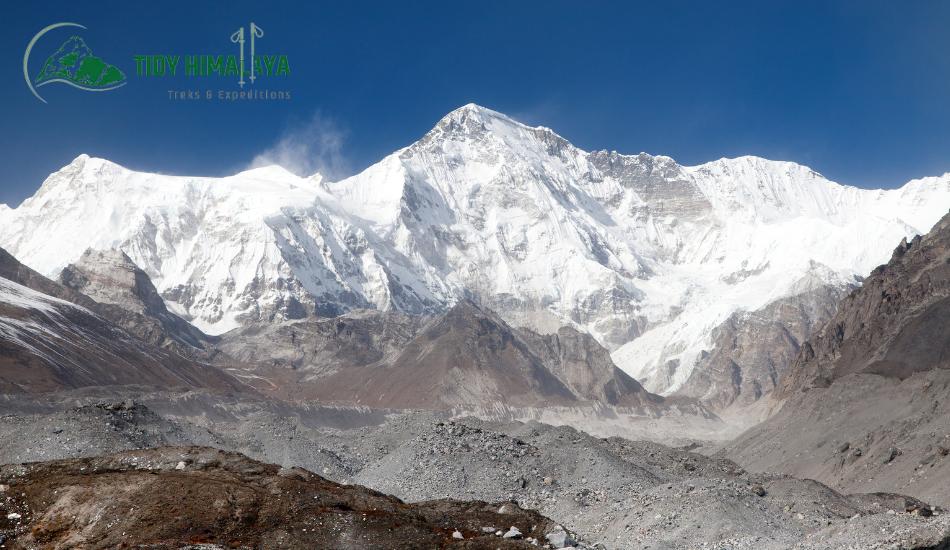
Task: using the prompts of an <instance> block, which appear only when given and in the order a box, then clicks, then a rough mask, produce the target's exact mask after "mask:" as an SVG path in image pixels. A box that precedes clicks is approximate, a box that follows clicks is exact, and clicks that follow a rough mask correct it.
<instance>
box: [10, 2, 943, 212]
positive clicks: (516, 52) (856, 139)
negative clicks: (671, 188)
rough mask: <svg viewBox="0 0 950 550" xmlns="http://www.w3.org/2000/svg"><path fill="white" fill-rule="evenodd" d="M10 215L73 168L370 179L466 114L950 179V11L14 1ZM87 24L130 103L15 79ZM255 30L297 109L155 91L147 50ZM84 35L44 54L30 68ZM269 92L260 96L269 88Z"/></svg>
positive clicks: (646, 143)
mask: <svg viewBox="0 0 950 550" xmlns="http://www.w3.org/2000/svg"><path fill="white" fill-rule="evenodd" d="M0 10H2V13H3V21H4V23H5V25H4V32H3V33H2V35H0V44H2V47H0V58H2V65H0V67H2V70H3V74H4V75H5V79H4V83H5V84H4V85H3V87H2V88H0V109H2V110H3V114H2V120H3V134H4V139H3V147H2V148H0V171H2V173H0V182H2V187H0V202H5V203H9V204H11V205H16V204H19V202H20V201H22V200H23V199H24V198H26V197H27V196H29V195H31V194H32V193H33V192H34V191H35V189H36V188H37V187H38V186H39V185H40V183H41V182H42V180H43V179H44V178H45V176H46V175H47V174H49V173H50V172H52V171H54V170H56V169H58V168H59V167H61V166H63V165H64V164H66V163H68V162H69V161H70V160H71V159H72V158H74V157H75V156H76V155H78V154H79V153H88V154H91V155H94V156H102V157H106V158H109V159H111V160H114V161H116V162H119V163H120V164H123V165H126V166H128V167H131V168H135V169H141V170H149V171H158V172H163V173H178V174H200V175H224V174H228V173H234V172H236V171H239V170H241V169H243V168H245V167H247V166H248V165H249V164H250V163H251V162H252V161H253V159H255V157H259V156H260V155H261V154H262V153H265V152H268V151H269V152H274V151H278V150H283V149H286V147H284V148H281V147H279V144H281V143H283V145H285V146H286V145H288V144H294V143H298V144H300V145H299V146H298V147H297V148H296V149H293V148H291V149H292V150H291V154H290V158H296V160H297V161H300V157H301V156H303V157H304V158H305V159H306V158H310V159H312V160H311V161H308V163H305V166H303V168H304V169H306V168H315V167H321V168H324V169H328V170H330V171H332V172H334V173H336V174H337V175H339V174H345V173H348V172H353V171H356V170H359V169H362V168H365V167H366V166H368V165H369V164H371V163H373V162H375V161H376V160H378V159H380V158H381V157H383V156H384V155H386V154H388V153H390V152H392V151H393V150H395V149H397V148H399V147H402V146H404V145H407V144H409V143H411V142H412V141H414V140H415V139H417V138H418V137H419V136H420V135H422V134H423V133H424V132H425V131H426V130H428V129H429V128H430V127H431V126H432V125H433V124H434V123H435V122H436V121H437V120H438V119H439V118H440V117H441V116H442V115H444V114H445V113H446V112H448V111H450V110H452V109H453V108H455V107H458V106H460V105H463V104H465V103H469V102H475V103H479V104H482V105H485V106H488V107H491V108H494V109H496V110H499V111H502V112H505V113H507V114H509V115H511V116H513V117H515V118H516V119H519V120H522V121H523V122H527V123H531V124H543V125H545V126H549V127H551V128H553V129H555V130H556V131H557V132H558V133H560V134H561V135H563V136H565V137H566V138H567V139H569V140H570V141H572V142H573V143H575V144H576V145H578V146H580V147H582V148H585V149H601V148H606V149H616V150H618V151H621V152H626V153H637V152H640V151H646V152H649V153H653V154H665V155H669V156H672V157H673V158H675V159H677V160H678V161H680V162H682V163H685V164H697V163H701V162H705V161H708V160H713V159H716V158H719V157H723V156H738V155H743V154H754V155H760V156H764V157H768V158H773V159H783V160H793V161H796V162H800V163H803V164H807V165H809V166H811V167H812V168H814V169H816V170H818V171H819V172H822V173H823V174H825V175H826V176H827V177H829V178H832V179H834V180H836V181H839V182H841V183H848V184H852V185H859V186H862V187H893V186H895V185H899V184H901V183H903V182H904V181H906V180H909V179H911V178H914V177H921V176H925V175H936V174H942V173H944V172H947V171H950V32H948V30H947V29H948V28H950V3H948V2H936V1H934V2H930V1H910V2H875V1H853V2H809V1H800V0H799V1H794V2H782V1H774V2H772V1H770V2H762V1H756V2H738V1H737V2H728V1H724V2H699V1H694V2H665V1H664V2H659V1H655V2H649V3H647V2H632V1H631V2H616V3H613V2H596V1H594V2H577V1H571V2H566V1H556V0H555V1H544V2H542V1H516V2H512V1H497V2H495V1H484V0H482V1H478V2H444V1H443V2H394V1H390V2H350V1H347V2H339V1H337V2H327V3H321V2H308V3H300V5H296V4H291V3H280V2H261V1H254V2H200V1H193V2H188V3H181V2H175V3H169V4H168V5H161V4H160V3H158V2H155V3H144V2H100V3H92V2H42V3H28V2H17V3H12V2H8V3H5V4H4V7H3V8H0ZM58 21H76V22H79V23H82V24H84V25H85V26H86V27H88V30H86V31H82V32H81V34H82V36H83V38H84V39H85V41H86V42H87V44H88V45H89V46H90V47H91V48H92V50H93V52H94V53H95V54H96V55H97V56H100V57H102V58H103V59H105V60H106V61H108V62H111V63H114V64H116V65H118V66H119V67H120V68H122V69H123V70H124V71H125V72H126V73H127V74H128V75H129V83H128V84H127V85H126V86H125V87H123V88H120V89H118V90H115V91H111V92H104V93H88V92H82V91H79V90H75V89H72V88H69V87H66V86H62V85H55V84H54V85H50V86H46V87H44V88H43V90H42V93H43V95H44V97H46V99H47V100H48V103H47V104H43V103H41V102H39V101H38V100H37V99H36V98H35V97H33V95H32V94H31V93H30V91H29V90H28V88H27V86H26V84H25V82H24V80H23V77H22V57H23V52H24V49H25V46H26V44H27V43H28V42H29V40H30V39H31V38H32V37H33V35H34V34H35V33H36V32H37V31H38V30H40V29H41V28H43V27H45V26H46V25H49V24H51V23H54V22H58ZM250 21H254V22H255V23H256V24H258V25H259V26H260V27H261V28H262V29H264V30H265V37H264V38H263V39H261V42H260V43H259V44H260V46H259V47H260V48H261V49H264V50H268V51H270V52H273V53H285V54H287V55H288V57H289V61H290V65H291V76H289V77H286V78H284V79H283V80H282V81H280V83H275V84H273V85H271V84H270V83H268V86H269V87H271V88H274V89H285V90H290V91H291V97H292V99H291V100H290V101H286V102H254V103H248V102H238V103H228V102H179V101H171V100H169V99H168V94H167V91H168V90H172V89H189V88H198V89H207V88H211V89H215V90H217V89H236V86H235V84H234V82H233V79H224V78H221V79H208V80H206V81H202V82H200V83H199V84H198V85H197V86H196V84H195V79H189V78H185V77H178V78H176V79H165V80H161V79H144V78H140V77H137V76H136V75H135V74H134V73H135V63H134V61H133V55H135V54H141V53H145V54H151V53H168V54H182V55H185V54H191V53H204V52H209V53H211V52H215V53H231V52H232V51H233V50H234V46H233V45H232V44H231V43H230V42H229V40H228V37H229V35H230V33H231V32H232V31H233V30H235V29H237V28H238V27H241V26H242V25H247V24H248V23H249V22H250ZM68 35H69V31H64V30H57V31H53V32H51V33H50V34H49V35H47V36H46V37H44V38H43V39H42V40H41V41H40V42H39V43H38V44H37V47H36V50H35V52H38V53H34V56H33V58H32V60H31V64H30V68H31V71H32V72H34V73H35V72H37V71H38V70H39V68H40V66H41V65H42V62H43V58H45V56H46V55H49V53H52V52H53V51H54V50H55V48H56V47H58V45H59V44H60V43H62V41H63V40H65V38H67V37H68ZM255 86H258V85H255Z"/></svg>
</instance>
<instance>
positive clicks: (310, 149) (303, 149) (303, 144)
mask: <svg viewBox="0 0 950 550" xmlns="http://www.w3.org/2000/svg"><path fill="white" fill-rule="evenodd" d="M346 134H347V133H346V131H345V130H344V129H343V128H342V127H341V126H340V125H339V124H338V123H337V122H336V121H335V120H333V119H332V118H329V117H327V116H324V115H323V114H321V113H319V112H315V113H314V114H313V115H312V116H311V117H310V118H309V119H308V120H306V121H304V122H303V123H297V124H294V125H291V126H289V127H288V128H287V129H286V130H285V131H284V132H283V134H282V135H281V136H280V139H278V140H277V142H276V143H275V144H274V145H272V146H270V147H268V148H267V149H265V150H264V151H262V152H260V153H258V154H257V155H256V156H255V157H254V160H252V161H251V163H250V165H249V166H248V168H260V167H261V166H270V165H272V164H277V165H280V166H283V167H284V168H286V169H287V170H290V171H291V172H293V173H294V174H297V175H298V176H303V177H306V176H311V175H313V174H315V173H318V172H319V173H320V174H321V175H322V176H323V177H324V178H325V179H328V180H331V181H332V180H337V179H340V178H343V177H346V176H348V175H349V174H350V169H351V166H350V162H349V160H348V159H347V157H346V155H345V154H344V152H343V145H344V143H345V141H346Z"/></svg>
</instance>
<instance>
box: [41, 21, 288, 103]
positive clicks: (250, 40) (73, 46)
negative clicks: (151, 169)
mask: <svg viewBox="0 0 950 550" xmlns="http://www.w3.org/2000/svg"><path fill="white" fill-rule="evenodd" d="M61 28H69V29H70V30H73V33H71V36H69V38H67V39H66V41H65V42H63V43H62V44H61V45H60V46H59V48H58V49H56V50H53V51H52V53H51V54H50V55H49V56H48V57H47V58H46V61H45V63H43V66H42V68H40V69H39V71H36V72H31V70H30V57H31V55H33V53H34V52H37V53H38V52H40V51H41V49H40V48H39V47H37V46H38V44H39V42H40V40H41V39H42V38H43V37H44V36H46V34H47V33H49V32H50V31H53V30H56V29H61ZM232 28H233V27H232ZM75 29H81V30H86V27H84V26H83V25H80V24H79V23H69V22H63V23H54V24H52V25H49V26H48V27H45V28H44V29H42V30H41V31H40V32H38V33H36V35H35V36H34V37H33V39H32V40H30V43H29V44H27V46H26V51H25V52H24V53H23V79H24V80H25V81H26V85H27V87H28V88H29V89H30V92H32V93H33V95H34V96H36V98H37V99H39V100H40V101H42V102H43V103H46V99H44V98H43V97H42V96H41V95H40V93H39V91H38V90H39V89H40V88H42V87H43V86H46V85H48V84H53V83H62V84H68V85H69V86H72V87H74V88H78V89H80V90H85V91H88V92H104V91H108V90H114V89H116V88H119V87H121V86H124V85H125V84H126V83H127V80H126V76H125V73H124V72H122V70H121V69H120V68H118V67H117V66H115V65H112V64H110V63H107V62H106V61H104V60H103V59H102V58H100V57H97V56H95V55H93V53H92V50H91V49H90V47H89V46H88V45H87V44H86V42H85V41H84V40H83V38H82V37H81V36H79V34H77V33H76V32H75ZM219 36H220V43H221V46H222V47H221V50H219V51H218V52H214V51H212V52H208V51H203V52H194V53H175V54H168V53H158V54H137V55H132V56H131V57H132V61H133V63H134V65H135V72H134V75H135V76H136V77H137V78H139V79H142V80H145V81H155V80H160V79H164V78H169V79H170V80H169V83H173V85H174V86H176V87H177V86H184V87H183V88H177V89H167V88H166V91H167V94H168V98H169V99H173V100H229V101H238V100H258V101H267V100H280V101H286V100H289V99H290V98H291V93H290V90H287V89H285V88H278V89H271V88H269V87H262V84H263V81H266V82H267V83H268V84H271V85H280V84H282V83H284V82H286V77H289V76H290V61H289V59H288V56H287V55H286V54H285V53H282V52H272V51H267V50H266V49H262V48H261V41H262V39H263V38H264V30H263V29H262V28H261V27H260V26H258V25H257V24H256V23H254V22H251V23H250V24H249V25H248V26H247V27H244V26H242V27H241V28H239V29H237V30H236V31H233V32H230V33H227V34H225V33H221V35H219ZM228 37H230V41H228V40H227V38H228ZM269 41H270V40H269V39H268V41H267V42H264V44H265V45H266V44H267V43H268V42H269ZM229 42H230V44H229ZM49 47H50V48H52V46H49ZM232 48H233V49H232ZM232 79H233V80H232ZM222 80H225V81H229V82H230V83H233V84H232V86H233V85H234V84H236V86H234V87H233V88H230V89H228V88H229V86H223V87H220V88H219V87H218V86H222V84H220V82H221V81H222ZM255 84H257V86H254V85H255ZM210 86H215V88H211V87H210ZM245 86H247V87H246V88H245Z"/></svg>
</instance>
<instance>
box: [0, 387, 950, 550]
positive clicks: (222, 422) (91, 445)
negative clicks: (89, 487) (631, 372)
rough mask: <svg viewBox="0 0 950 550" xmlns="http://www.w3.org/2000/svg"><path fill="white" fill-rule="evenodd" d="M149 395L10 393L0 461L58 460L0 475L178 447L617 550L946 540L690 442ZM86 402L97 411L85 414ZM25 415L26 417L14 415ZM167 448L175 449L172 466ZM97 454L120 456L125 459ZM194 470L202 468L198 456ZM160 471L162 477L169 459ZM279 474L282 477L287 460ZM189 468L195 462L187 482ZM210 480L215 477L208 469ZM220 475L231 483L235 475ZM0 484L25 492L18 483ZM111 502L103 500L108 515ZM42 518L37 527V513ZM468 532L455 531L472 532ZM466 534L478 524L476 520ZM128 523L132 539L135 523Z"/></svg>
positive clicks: (946, 527) (896, 511)
mask: <svg viewBox="0 0 950 550" xmlns="http://www.w3.org/2000/svg"><path fill="white" fill-rule="evenodd" d="M140 397H141V398H142V399H143V401H142V402H141V403H130V402H97V401H96V398H95V397H93V396H91V395H79V394H77V395H72V396H70V397H69V398H68V399H63V398H62V397H61V396H60V397H57V398H56V399H55V400H52V401H50V400H43V399H40V400H35V399H34V400H31V403H26V402H25V401H24V402H20V403H17V402H14V401H11V400H9V399H8V400H6V401H5V403H4V405H3V407H2V410H4V411H6V414H3V415H2V416H0V440H2V441H4V442H5V445H4V446H3V447H2V448H0V462H3V463H10V464H21V463H24V462H32V461H36V460H43V461H50V460H53V461H54V462H45V463H43V464H42V465H39V466H36V467H35V468H36V469H34V470H31V468H34V467H33V466H30V467H8V468H7V469H5V470H3V472H4V475H8V474H7V472H10V471H13V472H29V471H32V472H34V474H33V475H34V476H35V478H36V479H37V481H38V482H39V481H41V480H42V478H43V475H42V474H41V473H42V472H49V471H52V470H50V469H55V468H61V467H63V466H61V465H59V466H58V465H57V464H62V463H58V462H55V461H56V460H59V459H67V458H75V457H88V456H102V455H108V454H110V453H113V452H116V451H129V450H134V449H144V448H152V447H166V446H176V448H175V449H172V450H162V451H159V452H157V454H156V456H166V458H164V459H154V462H156V463H158V464H165V466H164V467H165V468H166V469H167V468H172V467H173V465H174V466H177V464H178V462H179V461H181V460H184V459H179V458H174V457H175V456H178V455H177V454H175V453H179V454H180V453H183V452H185V451H182V450H181V448H177V447H180V446H193V445H199V446H212V447H216V448H220V449H229V450H235V451H239V452H242V453H245V454H246V455H248V456H250V457H252V458H255V459H259V460H262V461H264V462H268V463H275V464H277V465H279V466H281V467H283V468H284V469H285V470H284V471H285V472H286V471H289V469H290V468H295V467H297V468H304V469H306V470H308V471H310V472H314V473H315V474H317V475H318V476H320V477H321V478H325V479H327V480H331V481H333V482H336V483H341V484H344V486H346V487H351V486H353V485H362V486H366V487H369V488H371V489H375V490H378V491H381V492H383V493H386V494H391V495H394V496H396V497H398V498H400V499H402V500H403V501H405V502H410V503H426V502H427V501H433V500H440V499H446V498H451V499H458V500H461V501H465V502H471V501H484V502H494V503H503V502H511V501H514V502H517V503H518V505H519V507H523V508H526V509H535V510H538V511H539V512H540V513H541V514H543V515H544V516H545V517H547V518H550V522H551V523H549V524H546V525H553V524H554V522H557V523H559V524H561V525H563V526H564V527H565V528H566V530H567V532H569V533H572V534H573V535H571V536H572V537H574V538H576V539H581V540H584V541H587V542H586V544H601V545H603V547H605V548H610V549H626V548H631V549H633V548H654V549H656V548H671V549H672V548H737V549H738V548H775V549H779V548H793V547H797V548H816V549H817V548H939V547H940V544H947V543H948V542H950V515H948V514H946V513H944V512H943V510H942V509H941V508H939V507H932V506H931V505H929V504H927V503H924V502H921V501H918V500H916V499H914V498H909V497H904V496H899V495H895V494H890V493H864V494H851V495H845V494H842V493H840V492H838V491H835V490H833V489H831V488H830V487H828V486H826V485H824V484H822V483H819V482H815V481H809V480H801V479H797V478H794V477H790V476H787V475H771V474H754V473H750V472H748V471H746V470H745V469H743V468H741V467H740V466H739V465H737V464H736V463H735V462H732V461H730V460H726V459H722V458H710V457H707V456H704V455H701V454H697V453H695V452H691V451H689V450H687V449H675V448H670V447H667V446H663V445H659V444H655V443H647V442H634V441H629V440H626V439H621V438H607V439H603V438H596V437H592V436H590V435H588V434H586V433H584V432H580V431H577V430H574V429H572V428H568V427H552V426H549V425H545V424H538V423H501V424H499V423H490V422H485V421H481V420H477V419H457V420H451V419H449V418H448V417H447V416H446V415H445V414H444V413H437V412H403V413H398V414H397V413H394V414H390V415H388V416H385V417H372V416H369V415H367V414H366V411H365V410H359V409H353V410H344V409H321V410H304V409H301V410H297V411H296V414H294V412H295V411H291V410H286V409H285V410H280V411H277V410H273V409H271V408H270V405H269V404H268V402H267V401H260V402H257V403H253V402H248V401H244V402H238V403H226V402H223V401H221V402H218V403H217V404H216V405H215V406H214V407H211V408H209V409H206V410H201V411H199V410H197V409H192V411H191V413H190V414H187V415H186V414H183V411H186V410H188V409H189V407H188V405H187V403H181V402H179V403H177V404H174V399H175V398H174V397H168V396H164V397H163V396H160V395H150V394H142V395H141V396H140ZM208 400H211V399H210V398H207V399H205V402H206V401H208ZM80 403H87V404H84V405H78V406H74V405H77V404H80ZM142 403H146V404H142ZM192 404H194V402H192ZM29 407H33V412H32V413H26V412H25V411H26V409H27V408H29ZM150 407H155V408H156V409H162V408H169V409H173V410H175V411H177V412H178V415H177V416H175V415H172V414H167V413H163V414H158V413H156V412H155V411H154V410H152V408H150ZM14 409H18V410H22V411H24V412H21V413H12V412H11V411H12V410H14ZM347 418H349V420H346V419H347ZM348 423H349V424H350V425H349V426H346V427H341V426H345V425H346V424H348ZM7 442H9V443H7ZM187 452H192V451H187ZM194 452H198V453H199V454H200V453H205V452H208V451H194ZM162 453H165V454H162ZM168 453H172V454H173V455H174V456H172V457H171V458H167V457H168V456H170V455H168ZM118 456H120V457H121V456H125V457H130V456H143V457H148V456H151V455H149V454H148V453H145V454H142V455H136V454H134V453H132V454H124V455H118ZM228 456H232V455H228ZM101 460H104V461H106V462H104V463H108V461H110V460H117V459H116V458H110V457H106V458H104V459H101ZM229 460H231V459H229ZM233 460H234V461H236V462H240V464H247V463H249V462H248V461H244V460H243V459H241V460H239V459H237V458H234V459H233ZM151 461H153V459H150V458H149V459H147V460H146V462H148V463H151ZM163 461H164V462H163ZM95 463H96V462H95V459H94V460H91V461H87V462H85V463H79V462H71V463H68V464H70V465H72V466H70V467H73V468H76V467H78V468H82V467H83V465H81V464H95ZM186 464H190V463H188V462H187V460H186ZM86 467H88V466H86ZM155 468H156V469H159V470H161V467H160V466H156V467H155ZM242 468H243V466H242ZM129 469H132V470H134V471H132V472H128V474H127V473H126V472H117V473H116V474H115V475H116V476H118V477H121V476H124V475H133V474H134V476H137V477H136V479H138V478H139V477H144V478H145V479H152V477H151V476H153V474H145V473H142V472H141V471H139V470H136V469H134V468H129ZM146 470H148V468H146ZM268 471H269V472H275V471H278V469H277V467H276V466H275V467H273V468H272V469H271V470H268ZM188 472H189V470H188V469H186V470H185V472H184V473H188ZM178 473H182V472H178ZM184 473H182V474H184ZM212 474H213V475H212ZM110 475H111V474H110ZM162 475H165V474H162ZM201 475H205V474H201ZM207 475H209V476H211V477H214V476H217V475H218V473H215V470H213V469H212V470H210V471H209V472H208V473H207ZM221 475H227V476H231V475H233V472H232V473H227V472H223V473H221ZM256 475H257V474H255V476H256ZM301 475H304V474H301ZM239 477H240V476H239ZM315 477H316V476H314V478H315ZM215 479H217V478H215ZM254 479H256V480H257V481H253V483H263V481H261V480H260V479H259V478H257V477H255V478H254ZM238 481H240V483H245V482H247V483H251V481H249V480H247V479H243V478H242V480H235V481H234V483H238ZM2 483H4V484H7V485H10V486H14V484H13V482H8V481H2ZM123 483H124V482H123ZM196 483H197V482H196ZM322 483H327V482H322ZM196 490H197V489H196ZM102 494H103V495H109V494H111V493H108V492H104V493H102ZM183 494H186V495H187V494H188V493H183ZM89 498H92V497H89ZM109 498H111V497H109ZM129 498H132V499H133V500H131V501H129V503H130V506H133V507H135V506H136V505H135V504H134V502H133V501H134V498H137V497H129ZM156 498H158V497H156ZM288 498H289V497H288ZM378 498H382V497H378ZM37 502H39V501H37ZM146 502H147V501H146ZM156 502H160V501H156ZM43 503H44V504H43V505H42V506H43V507H42V510H49V509H54V510H55V509H56V508H55V507H54V508H50V506H52V502H50V501H43ZM95 505H96V504H95V500H93V501H91V502H90V506H93V507H95ZM104 505H105V502H100V503H99V504H98V506H100V508H99V509H101V506H104ZM423 505H424V506H426V504H423ZM288 506H295V505H294V504H288ZM391 506H394V505H391ZM446 506H448V505H446ZM458 506H463V505H462V504H459V505H458ZM464 506H474V505H472V504H466V505H464ZM479 506H481V505H479ZM499 508H500V505H499ZM493 509H494V510H497V509H498V508H493ZM16 513H19V512H16ZM32 513H33V514H34V515H33V516H29V518H30V521H34V520H33V519H32V518H34V517H37V515H38V512H32ZM222 513H223V512H222ZM103 517H105V516H103ZM20 519H22V518H20ZM140 519H141V518H140ZM116 521H118V518H116ZM122 521H126V519H122ZM129 521H131V520H129ZM143 521H146V520H143ZM209 521H210V520H209ZM255 521H256V520H255ZM294 521H296V520H294ZM472 521H474V523H480V522H481V523H486V522H487V523H489V524H488V525H484V526H482V525H477V526H475V529H474V531H475V532H478V531H479V530H480V529H481V527H496V528H497V529H496V531H497V530H503V528H507V527H511V525H505V523H506V521H502V520H499V519H492V520H491V521H488V520H481V519H479V520H477V521H476V520H472ZM538 521H541V520H538ZM238 523H240V522H238ZM456 523H458V520H456ZM507 523H515V522H511V521H507ZM496 524H498V525H496ZM31 525H32V524H31ZM97 525H98V524H97ZM223 525H225V526H227V529H225V530H224V531H222V532H228V533H237V532H240V533H244V534H246V535H247V536H249V537H250V536H251V535H253V536H254V537H263V538H248V539H241V538H240V537H237V538H235V539H234V540H242V541H245V543H247V541H274V542H273V546H272V547H294V546H293V544H290V543H288V544H287V545H284V546H281V544H280V543H279V540H288V541H289V540H296V539H268V538H266V537H271V536H277V535H276V534H275V533H276V532H277V528H276V527H273V526H271V527H267V526H266V525H264V526H261V525H259V524H257V523H255V524H254V526H253V527H246V529H247V530H245V531H240V529H239V526H234V525H232V524H230V523H227V522H226V523H225V524H223ZM242 525H243V524H242ZM294 525H296V524H294ZM461 525H462V524H461V523H458V525H448V526H445V528H451V529H463V527H462V526H461ZM465 525H469V526H472V525H474V524H473V523H472V522H471V521H470V522H469V523H466V524H465ZM499 525H501V526H499ZM123 526H124V528H125V526H128V529H129V530H135V529H134V528H133V526H132V524H123ZM515 526H516V527H518V528H519V529H521V530H522V532H523V533H524V534H525V537H526V538H525V539H523V540H527V537H528V533H530V531H524V530H523V526H522V525H521V524H517V525H515ZM297 527H298V528H302V527H303V526H300V525H297ZM528 527H530V526H528ZM12 528H13V526H12V525H11V526H9V527H8V529H12ZM241 528H242V529H243V528H245V527H241ZM30 529H31V530H30V531H29V532H30V533H33V531H35V529H34V526H31V527H30ZM91 529H92V530H93V531H94V530H95V527H93V528H91ZM231 529H233V530H231ZM267 529H273V530H272V531H267ZM258 530H260V531H258ZM265 532H266V533H268V534H266V536H265ZM288 532H289V531H288ZM466 532H468V531H466ZM4 533H7V534H5V535H4V536H7V537H12V539H11V541H12V542H14V543H15V544H23V545H24V546H29V541H32V540H34V539H31V538H28V537H32V536H35V535H32V534H24V533H26V531H17V532H13V531H5V532H4ZM17 533H19V534H17ZM449 534H451V533H449ZM463 534H465V533H464V532H463ZM298 535H299V533H298ZM242 536H243V535H242ZM282 536H290V535H289V534H288V535H282ZM295 536H296V535H295ZM313 536H317V535H313ZM530 536H532V537H534V538H539V540H540V541H541V544H542V545H543V543H544V539H543V538H542V537H540V536H539V535H538V534H537V533H534V534H532V535H530ZM22 537H27V538H22ZM177 540H183V539H177ZM215 540H218V542H220V540H221V539H215ZM300 540H303V539H300ZM440 540H441V539H440ZM396 541H398V539H393V538H388V539H381V541H380V544H382V546H379V547H380V548H429V547H438V545H432V546H430V545H427V544H425V543H422V544H421V545H416V546H412V545H400V544H397V542H396ZM465 541H468V542H465ZM471 542H472V541H470V538H469V537H468V536H466V539H464V540H458V539H451V540H449V539H446V543H452V544H454V543H458V544H463V543H465V544H468V543H471ZM262 544H263V543H262ZM387 544H392V545H391V546H386V545H387ZM440 544H441V543H440ZM265 546H266V544H265ZM8 547H9V546H8ZM14 547H16V546H14ZM93 547H96V546H93ZM98 547H110V546H108V545H106V546H98ZM327 547H328V548H338V547H339V548H346V547H347V546H345V545H341V546H333V545H330V546H327ZM356 547H359V546H356ZM365 547H367V548H369V547H372V546H365ZM463 547H464V546H463ZM475 547H480V546H475ZM486 547H488V546H486ZM491 547H492V548H495V547H500V546H491Z"/></svg>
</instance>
